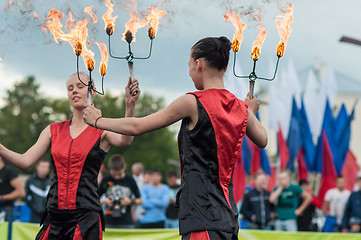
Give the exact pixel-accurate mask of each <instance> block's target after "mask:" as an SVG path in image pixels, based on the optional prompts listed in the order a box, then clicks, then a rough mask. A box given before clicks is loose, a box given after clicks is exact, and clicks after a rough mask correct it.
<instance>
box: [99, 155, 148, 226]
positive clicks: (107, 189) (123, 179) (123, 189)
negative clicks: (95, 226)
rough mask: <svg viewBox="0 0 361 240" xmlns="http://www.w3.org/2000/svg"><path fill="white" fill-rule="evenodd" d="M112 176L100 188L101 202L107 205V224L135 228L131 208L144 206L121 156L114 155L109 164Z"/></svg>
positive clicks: (105, 213) (107, 177) (104, 180)
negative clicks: (127, 173) (126, 171)
mask: <svg viewBox="0 0 361 240" xmlns="http://www.w3.org/2000/svg"><path fill="white" fill-rule="evenodd" d="M108 167H109V171H110V175H109V176H106V177H104V179H103V181H102V182H101V184H100V186H99V195H100V196H101V195H103V194H104V193H105V197H103V198H101V200H100V202H101V203H102V204H105V205H106V210H105V212H104V215H105V223H106V226H107V227H111V228H134V222H133V219H132V215H131V206H134V205H139V204H142V198H141V196H140V193H139V189H138V186H137V184H136V182H135V181H134V179H133V178H132V177H131V176H128V175H126V174H125V169H126V164H125V160H124V158H123V157H122V156H121V155H113V156H112V157H111V158H110V159H109V162H108Z"/></svg>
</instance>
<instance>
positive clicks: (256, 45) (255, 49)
mask: <svg viewBox="0 0 361 240" xmlns="http://www.w3.org/2000/svg"><path fill="white" fill-rule="evenodd" d="M260 12H261V9H258V11H257V12H256V14H255V15H254V17H255V18H256V20H257V21H258V22H259V23H260V24H259V25H258V26H257V28H258V29H259V34H258V36H257V38H256V40H255V41H254V42H253V45H252V55H251V58H252V59H253V61H257V60H258V58H259V55H260V54H261V49H262V45H263V42H264V40H265V39H266V35H267V32H266V29H265V28H264V26H263V25H262V24H261V22H262V19H263V17H262V15H260Z"/></svg>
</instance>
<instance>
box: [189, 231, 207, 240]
mask: <svg viewBox="0 0 361 240" xmlns="http://www.w3.org/2000/svg"><path fill="white" fill-rule="evenodd" d="M189 240H210V238H209V234H208V231H201V232H192V233H191V238H190V239H189Z"/></svg>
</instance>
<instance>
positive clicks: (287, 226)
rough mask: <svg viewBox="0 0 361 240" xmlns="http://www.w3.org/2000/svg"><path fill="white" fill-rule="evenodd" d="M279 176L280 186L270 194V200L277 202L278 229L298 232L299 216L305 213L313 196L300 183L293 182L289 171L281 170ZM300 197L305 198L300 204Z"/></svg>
mask: <svg viewBox="0 0 361 240" xmlns="http://www.w3.org/2000/svg"><path fill="white" fill-rule="evenodd" d="M278 178H279V186H277V187H276V188H275V190H274V191H273V192H272V193H271V195H270V202H271V203H273V204H276V212H277V220H276V230H277V231H289V232H297V217H298V216H300V215H302V214H303V211H304V210H305V209H306V207H307V206H308V204H310V202H311V200H312V197H311V195H310V194H309V193H308V192H306V191H303V190H302V188H301V187H300V186H299V185H296V184H291V180H290V175H289V173H288V172H287V171H282V172H280V174H279V176H278ZM299 197H301V198H303V203H302V205H300V206H299V205H298V201H299Z"/></svg>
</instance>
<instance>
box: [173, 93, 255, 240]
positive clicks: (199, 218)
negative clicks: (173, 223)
mask: <svg viewBox="0 0 361 240" xmlns="http://www.w3.org/2000/svg"><path fill="white" fill-rule="evenodd" d="M189 94H193V95H194V96H195V97H196V100H197V106H198V122H197V123H196V125H195V127H194V128H193V129H192V130H189V129H188V128H187V123H188V121H189V119H184V120H183V121H182V125H181V129H180V131H179V135H178V147H179V154H180V160H181V175H182V176H181V180H182V184H181V189H180V191H179V192H178V194H177V204H178V205H179V232H180V234H181V235H182V236H183V239H187V240H189V239H190V240H193V239H203V238H204V239H224V240H226V239H237V235H238V230H239V223H238V220H237V218H238V210H237V207H236V203H235V200H234V197H233V183H232V172H233V168H234V165H235V163H236V159H237V158H238V157H239V153H240V150H241V145H242V140H243V136H244V135H245V133H246V126H247V120H248V106H247V104H245V103H244V102H243V101H241V100H239V99H238V98H236V97H235V96H234V95H233V94H232V93H230V92H229V91H227V90H226V89H208V90H204V91H197V92H193V93H189ZM200 235H202V236H200ZM212 236H214V237H212Z"/></svg>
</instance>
